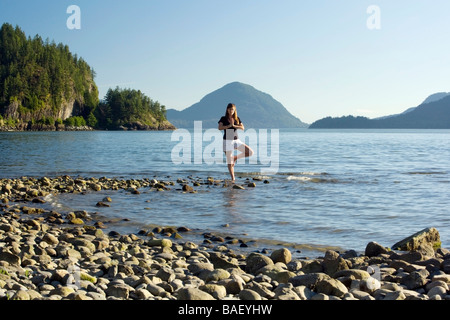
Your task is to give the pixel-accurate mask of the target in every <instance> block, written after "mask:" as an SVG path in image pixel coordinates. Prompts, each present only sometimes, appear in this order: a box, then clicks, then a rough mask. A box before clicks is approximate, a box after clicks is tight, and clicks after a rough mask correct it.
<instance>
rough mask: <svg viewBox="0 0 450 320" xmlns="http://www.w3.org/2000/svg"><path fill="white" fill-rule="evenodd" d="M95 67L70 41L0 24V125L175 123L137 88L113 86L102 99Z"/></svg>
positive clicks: (62, 126)
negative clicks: (73, 49) (32, 34)
mask: <svg viewBox="0 0 450 320" xmlns="http://www.w3.org/2000/svg"><path fill="white" fill-rule="evenodd" d="M94 77H95V72H94V70H93V69H92V68H91V67H90V66H89V65H88V64H87V63H86V61H84V60H83V59H82V58H80V57H78V56H77V55H76V54H72V53H71V52H70V50H69V47H68V46H67V45H64V44H62V43H59V44H56V43H55V42H50V41H49V40H48V39H47V40H45V41H44V40H42V38H41V37H40V36H39V35H36V36H35V37H34V38H31V37H28V38H27V37H26V35H25V33H24V32H23V31H22V30H21V29H20V28H19V27H18V26H17V27H15V28H14V27H13V26H11V25H10V24H8V23H5V24H3V25H2V27H1V29H0V131H1V130H67V129H69V130H73V129H77V128H79V127H82V128H83V129H89V128H95V129H108V130H115V129H137V130H158V129H173V128H174V127H173V126H172V125H171V124H170V123H168V122H167V120H166V119H165V113H166V110H165V107H164V106H162V105H160V104H159V103H158V102H153V101H152V100H151V99H150V98H148V97H146V96H145V95H144V94H143V93H142V92H140V91H136V90H128V89H119V88H116V89H115V90H109V91H108V94H107V95H106V97H105V99H104V101H102V102H101V103H100V101H99V93H98V89H97V85H96V84H95V81H94Z"/></svg>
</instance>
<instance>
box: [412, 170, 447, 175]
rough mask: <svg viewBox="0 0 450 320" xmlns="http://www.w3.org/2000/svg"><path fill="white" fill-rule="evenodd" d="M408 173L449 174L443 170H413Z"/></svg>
mask: <svg viewBox="0 0 450 320" xmlns="http://www.w3.org/2000/svg"><path fill="white" fill-rule="evenodd" d="M406 174H422V175H432V174H447V172H443V171H411V172H407V173H406Z"/></svg>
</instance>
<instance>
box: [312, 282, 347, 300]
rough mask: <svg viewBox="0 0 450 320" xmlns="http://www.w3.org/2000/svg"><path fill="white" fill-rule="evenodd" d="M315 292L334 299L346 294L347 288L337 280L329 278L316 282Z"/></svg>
mask: <svg viewBox="0 0 450 320" xmlns="http://www.w3.org/2000/svg"><path fill="white" fill-rule="evenodd" d="M315 291H316V292H318V293H323V294H326V295H333V296H336V297H343V296H344V294H346V293H347V292H348V289H347V287H346V286H345V285H344V284H343V283H342V282H340V281H339V280H336V279H333V278H329V279H322V280H320V281H319V282H317V284H316V286H315Z"/></svg>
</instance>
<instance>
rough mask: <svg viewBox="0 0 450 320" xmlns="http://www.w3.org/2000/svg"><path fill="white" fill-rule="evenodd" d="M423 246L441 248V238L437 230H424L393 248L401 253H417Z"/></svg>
mask: <svg viewBox="0 0 450 320" xmlns="http://www.w3.org/2000/svg"><path fill="white" fill-rule="evenodd" d="M422 244H429V245H430V246H431V247H432V248H435V249H437V248H440V247H441V238H440V235H439V232H438V231H437V230H436V229H435V228H426V229H423V230H421V231H419V232H417V233H415V234H413V235H411V236H409V237H406V238H405V239H403V240H401V241H399V242H397V243H395V244H394V245H393V246H392V249H393V250H401V251H416V250H418V249H419V247H420V245H422Z"/></svg>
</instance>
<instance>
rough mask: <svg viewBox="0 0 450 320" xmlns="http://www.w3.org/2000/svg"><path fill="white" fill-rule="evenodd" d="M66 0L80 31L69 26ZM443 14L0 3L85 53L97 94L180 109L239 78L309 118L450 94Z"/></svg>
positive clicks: (358, 7)
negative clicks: (139, 96) (125, 94)
mask: <svg viewBox="0 0 450 320" xmlns="http://www.w3.org/2000/svg"><path fill="white" fill-rule="evenodd" d="M70 5H77V6H79V8H80V9H81V16H80V17H81V29H79V30H76V29H74V30H70V29H69V28H67V24H66V22H67V19H68V18H69V17H70V16H71V14H68V13H67V12H66V11H67V8H68V7H69V6H70ZM370 5H376V6H378V8H379V9H380V11H379V13H380V15H379V16H374V14H375V12H373V11H371V12H370V13H368V12H367V9H368V7H369V6H370ZM449 12H450V1H448V0H433V1H418V0H415V1H404V0H395V1H393V0H389V1H385V0H371V1H365V0H345V1H336V0H317V1H306V0H278V1H274V0H228V1H224V0H220V1H219V0H131V1H123V0H120V1H119V0H108V1H106V0H89V1H87V0H82V1H76V0H69V1H67V0H42V1H35V0H33V1H32V0H28V1H26V0H0V23H4V22H8V23H11V24H12V25H14V26H15V25H18V26H19V27H20V28H22V30H23V31H24V32H25V33H26V34H27V35H29V36H32V37H33V36H34V35H36V34H39V35H40V36H41V37H42V38H43V39H46V38H49V39H50V40H54V41H55V42H56V43H59V42H62V43H64V44H67V45H69V47H70V50H71V51H72V52H73V53H76V54H77V55H78V56H81V57H83V59H85V60H86V61H87V62H88V64H89V65H90V66H91V67H93V68H94V70H95V71H96V73H97V77H96V83H97V85H98V87H99V90H100V98H103V97H104V95H105V93H106V91H107V90H108V88H110V87H112V88H114V87H116V86H119V87H123V88H132V89H139V90H141V91H143V92H144V93H145V94H146V95H148V96H149V97H151V98H152V99H154V100H158V101H159V102H160V103H162V104H164V105H166V107H167V108H174V109H178V110H182V109H185V108H187V107H189V106H191V105H192V104H194V103H196V102H198V101H199V100H200V99H201V98H202V97H203V96H204V95H206V94H207V93H210V92H211V91H213V90H216V89H218V88H220V87H222V86H224V85H225V84H227V83H229V82H233V81H240V82H243V83H247V84H250V85H252V86H254V87H255V88H257V89H259V90H261V91H264V92H266V93H269V94H271V95H272V96H273V97H274V98H275V99H277V100H278V101H280V102H281V103H282V104H283V105H284V106H285V107H286V108H287V109H288V110H289V111H290V112H291V113H292V114H294V115H295V116H297V117H299V118H300V119H301V120H302V121H304V122H307V123H312V122H313V121H315V120H318V119H320V118H323V117H326V116H343V115H355V116H356V115H361V116H367V117H369V118H373V117H378V116H384V115H389V114H395V113H400V112H403V111H404V110H406V109H407V108H409V107H413V106H417V105H419V104H420V103H421V102H422V101H423V100H424V99H425V98H426V97H427V96H428V95H430V94H432V93H436V92H442V91H445V92H449V91H450V83H449V81H450V54H449V53H450V41H449V38H450V37H449V36H450V19H449V18H448V13H449ZM372 17H374V18H378V17H379V20H370V21H379V22H380V24H379V26H380V29H374V30H371V29H369V28H368V27H367V20H368V19H370V18H372ZM238 107H239V106H238Z"/></svg>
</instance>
